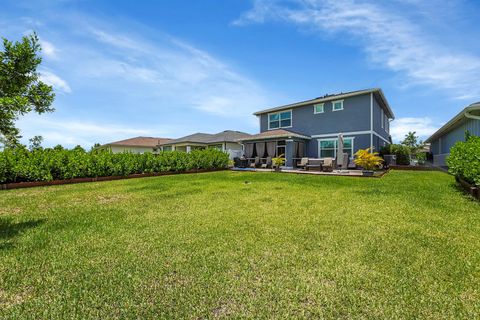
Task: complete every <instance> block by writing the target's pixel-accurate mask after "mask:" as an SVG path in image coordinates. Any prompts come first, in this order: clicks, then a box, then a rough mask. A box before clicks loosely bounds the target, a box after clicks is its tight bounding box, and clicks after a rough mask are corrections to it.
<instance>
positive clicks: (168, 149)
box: [162, 146, 172, 151]
mask: <svg viewBox="0 0 480 320" xmlns="http://www.w3.org/2000/svg"><path fill="white" fill-rule="evenodd" d="M162 150H163V151H172V146H164V147H162Z"/></svg>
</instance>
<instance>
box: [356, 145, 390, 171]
mask: <svg viewBox="0 0 480 320" xmlns="http://www.w3.org/2000/svg"><path fill="white" fill-rule="evenodd" d="M353 161H354V162H355V164H356V165H357V166H360V167H362V168H364V169H365V170H373V169H375V168H376V167H379V166H380V165H381V164H382V162H383V159H382V158H380V157H379V156H378V152H370V148H367V149H360V150H358V151H357V152H356V153H355V160H353Z"/></svg>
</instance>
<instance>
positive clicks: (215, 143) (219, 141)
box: [159, 130, 250, 159]
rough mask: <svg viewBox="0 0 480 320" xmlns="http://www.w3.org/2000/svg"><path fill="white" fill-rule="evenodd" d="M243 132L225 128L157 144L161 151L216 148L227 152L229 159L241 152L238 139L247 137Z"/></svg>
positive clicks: (239, 154) (238, 155)
mask: <svg viewBox="0 0 480 320" xmlns="http://www.w3.org/2000/svg"><path fill="white" fill-rule="evenodd" d="M249 136H250V135H249V134H248V133H245V132H240V131H231V130H225V131H222V132H219V133H216V134H209V133H194V134H192V135H189V136H185V137H181V138H178V139H174V140H170V141H167V142H164V143H161V144H159V147H160V148H161V150H162V151H173V150H176V151H183V152H190V151H191V150H195V149H205V148H216V149H218V150H222V151H225V152H227V153H228V154H229V156H230V159H233V158H234V157H240V156H241V155H242V154H243V149H242V145H241V144H240V143H239V142H238V140H239V139H243V138H246V137H249Z"/></svg>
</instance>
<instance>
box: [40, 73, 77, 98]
mask: <svg viewBox="0 0 480 320" xmlns="http://www.w3.org/2000/svg"><path fill="white" fill-rule="evenodd" d="M39 73H40V80H42V81H43V82H45V83H46V84H48V85H51V86H53V88H54V89H55V90H56V91H61V92H65V93H70V92H72V89H71V88H70V86H69V85H68V83H67V81H65V80H63V79H62V78H60V77H59V76H58V75H56V74H55V73H53V72H51V71H47V70H41V71H40V72H39Z"/></svg>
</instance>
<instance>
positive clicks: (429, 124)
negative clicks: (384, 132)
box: [390, 117, 438, 142]
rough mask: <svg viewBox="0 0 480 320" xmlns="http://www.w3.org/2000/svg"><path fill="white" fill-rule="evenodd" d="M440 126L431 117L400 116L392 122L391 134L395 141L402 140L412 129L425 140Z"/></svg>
mask: <svg viewBox="0 0 480 320" xmlns="http://www.w3.org/2000/svg"><path fill="white" fill-rule="evenodd" d="M437 129H438V126H436V125H434V122H433V120H432V119H430V118H429V117H423V118H399V119H395V121H394V122H392V127H391V128H390V134H391V135H392V139H393V141H394V142H400V141H402V140H403V139H404V138H405V135H406V134H407V133H408V132H410V131H415V132H416V134H417V136H419V137H420V138H421V139H423V140H425V139H426V138H428V137H429V136H430V135H432V134H433V133H434V132H435V131H436V130H437Z"/></svg>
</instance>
